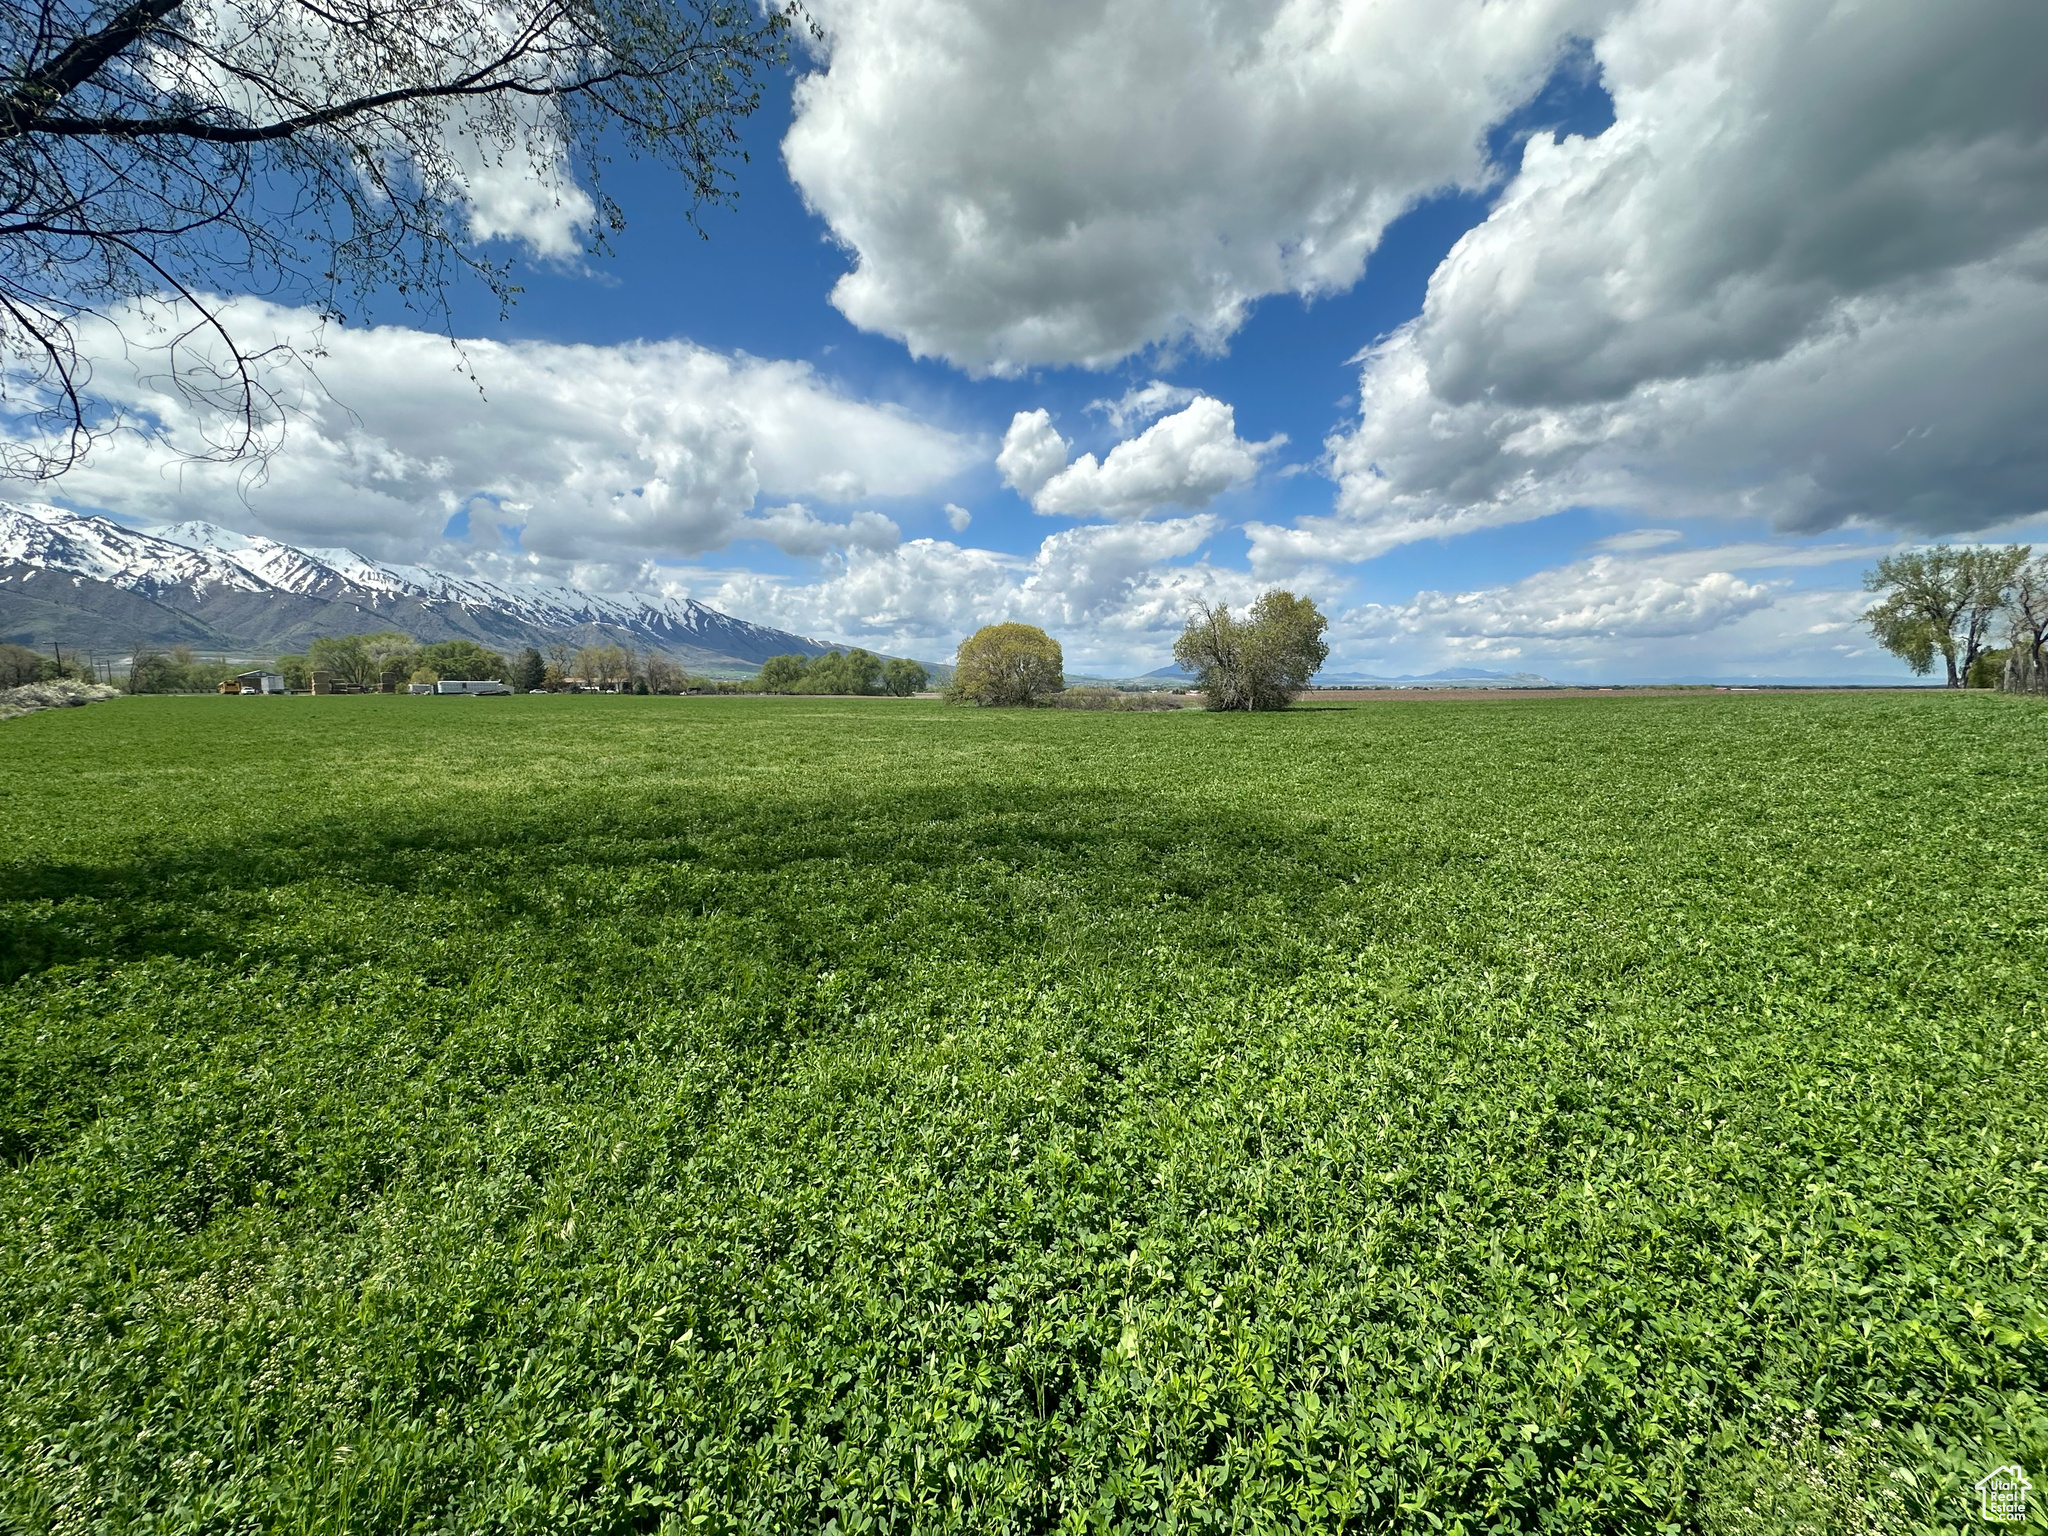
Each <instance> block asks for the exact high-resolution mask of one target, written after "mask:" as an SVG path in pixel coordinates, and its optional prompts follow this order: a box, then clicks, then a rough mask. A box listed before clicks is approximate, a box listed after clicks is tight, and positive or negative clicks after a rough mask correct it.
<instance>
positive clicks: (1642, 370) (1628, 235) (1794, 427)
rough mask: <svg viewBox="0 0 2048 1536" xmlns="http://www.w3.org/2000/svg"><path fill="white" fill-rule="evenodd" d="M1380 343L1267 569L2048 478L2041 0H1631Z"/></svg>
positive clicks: (2020, 489)
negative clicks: (1592, 87)
mask: <svg viewBox="0 0 2048 1536" xmlns="http://www.w3.org/2000/svg"><path fill="white" fill-rule="evenodd" d="M1594 46H1595V52H1596V54H1597V56H1598V58H1599V61H1600V64H1601V66H1602V70H1603V76H1604V79H1605V81H1606V83H1607V84H1608V86H1609V88H1610V89H1611V90H1612V92H1613V95H1614V100H1615V111H1616V118H1615V122H1614V124H1613V126H1612V127H1610V128H1609V129H1608V130H1607V131H1606V132H1604V133H1603V134H1601V135H1599V136H1598V137H1597V138H1591V139H1587V138H1577V137H1572V138H1566V139H1564V140H1563V141H1562V142H1552V141H1551V140H1550V139H1548V138H1544V137H1539V138H1536V139H1533V140H1531V141H1530V143H1529V144H1528V146H1527V149H1526V152H1525V156H1524V160H1523V164H1522V167H1521V170H1520V172H1519V174H1518V175H1517V176H1516V178H1515V179H1514V181H1513V182H1512V184H1511V185H1510V186H1509V187H1508V189H1507V190H1506V192H1505V194H1504V195H1503V197H1502V199H1501V201H1500V203H1499V205H1498V206H1497V207H1496V209H1495V210H1494V212H1493V213H1492V215H1491V216H1490V217H1489V218H1488V219H1487V220H1486V222H1485V223H1483V224H1481V225H1480V226H1479V227H1478V228H1476V229H1474V230H1472V231H1471V232H1470V233H1468V234H1467V235H1466V236H1465V237H1464V238H1463V239H1462V240H1461V241H1459V243H1458V245H1457V246H1456V247H1455V248H1454V250H1453V251H1452V252H1451V254H1450V256H1449V257H1448V258H1447V259H1446V260H1445V261H1444V263H1443V265H1442V266H1441V267H1440V268H1439V269H1438V271H1437V272H1436V274H1435V275H1434V277H1433V278H1432V280H1431V282H1430V286H1429V293H1428V298H1427V301H1426V303H1425V306H1424V309H1423V312H1422V314H1421V315H1420V316H1419V317H1418V319H1417V320H1416V321H1414V322H1413V323H1412V324H1411V325H1409V326H1408V327H1406V328H1404V329H1403V330H1401V331H1400V332H1398V333H1397V334H1396V335H1394V336H1393V337H1391V338H1390V339H1388V340H1386V341H1385V342H1383V343H1382V344H1380V345H1378V346H1377V347H1375V348H1374V349H1373V350H1372V351H1371V352H1370V354H1369V355H1368V357H1367V359H1366V362H1365V368H1364V373H1363V376H1362V379H1361V384H1360V393H1359V419H1358V422H1357V425H1356V427H1355V428H1354V429H1353V430H1351V431H1350V432H1348V433H1345V434H1343V435H1341V436H1339V437H1338V438H1336V439H1333V441H1332V443H1331V450H1332V453H1331V461H1330V462H1331V466H1332V471H1333V473H1334V474H1335V475H1336V476H1337V479H1338V482H1339V486H1340V492H1339V497H1338V502H1337V506H1336V509H1335V514H1334V515H1333V516H1331V517H1327V518H1312V519H1306V520H1304V521H1303V522H1301V523H1300V524H1298V525H1297V526H1295V527H1292V528H1287V529H1277V528H1261V529H1255V530H1253V540H1254V545H1255V548H1256V550H1257V552H1258V557H1259V559H1260V560H1261V562H1262V566H1263V568H1265V569H1269V570H1281V569H1285V568H1287V567H1288V566H1289V565H1291V564H1292V563H1294V562H1297V561H1301V560H1311V559H1331V558H1335V559H1358V558H1365V557H1369V556H1371V555H1374V554H1377V553H1379V552H1381V551H1383V550H1385V549H1388V548H1390V547H1392V546H1394V545H1396V544H1400V543H1404V542H1407V541H1410V540H1413V539H1418V538H1428V537H1436V536H1443V535H1449V534H1458V533H1463V532H1467V531H1470V530H1472V529H1476V528H1483V527H1488V526H1494V525H1498V524H1501V523H1507V522H1513V521H1518V520H1521V519H1526V518H1530V517H1539V516H1542V515H1544V514H1546V513H1548V512H1551V511H1555V510H1557V509H1559V508H1561V507H1564V506H1569V505H1573V504H1593V505H1612V506H1626V507H1630V508H1636V509H1641V510H1644V511H1647V512H1651V513H1652V514H1661V513H1670V514H1673V515H1682V514H1688V513H1690V514H1703V513H1704V514H1710V513H1714V512H1732V513H1737V514H1743V515H1749V516H1763V517H1766V518H1768V519H1770V520H1771V521H1773V522H1774V523H1775V524H1777V525H1778V526H1780V527H1783V528H1787V529H1792V530H1815V529H1821V528H1827V527H1831V526H1835V525H1837V524H1841V523H1844V522H1848V521H1851V520H1856V521H1861V522H1865V523H1874V524H1881V525H1887V526H1891V527H1895V528H1899V529H1904V530H1918V531H1926V532H1937V533H1939V532H1959V531H1967V530H1974V529H1983V528H1987V527H1992V526H1996V525H1998V524H2000V523H2003V522H2007V521H2010V520H2013V519H2017V518H2022V517H2025V516H2028V515H2030V514H2033V513H2035V512H2038V511H2039V510H2041V509H2042V507H2043V506H2044V505H2048V492H2044V490H2043V487H2044V485H2048V436H2044V435H2043V434H2042V432H2041V431H2040V428H2039V401H2040V400H2041V399H2043V398H2048V92H2044V91H2042V90H2041V89H2040V82H2039V77H2038V70H2037V69H2036V67H2035V63H2034V61H2037V60H2038V59H2039V58H2041V57H2042V56H2043V53H2044V51H2048V10H2044V9H2043V8H2041V7H2039V6H2025V5H2013V4H2008V3H2003V0H1956V3H1955V4H1952V5H1944V6H1940V7H1928V6H1924V5H1919V4H1914V3H1910V0H1848V3H1838V0H1734V3H1727V0H1719V3H1711V0H1641V3H1639V4H1637V5H1635V6H1634V7H1632V8H1631V9H1630V10H1629V11H1628V12H1627V13H1625V14H1624V15H1623V16H1621V17H1620V18H1619V19H1618V20H1617V21H1615V22H1614V23H1613V24H1612V25H1611V26H1610V27H1608V28H1607V29H1606V30H1604V31H1603V32H1602V33H1601V34H1600V35H1599V36H1598V38H1597V39H1596V42H1595V45H1594Z"/></svg>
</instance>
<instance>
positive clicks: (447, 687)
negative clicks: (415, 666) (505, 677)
mask: <svg viewBox="0 0 2048 1536" xmlns="http://www.w3.org/2000/svg"><path fill="white" fill-rule="evenodd" d="M511 691H512V690H511V689H510V688H509V687H507V686H506V685H505V684H503V683H501V682H499V681H498V680H497V679H496V678H495V677H489V678H480V679H476V680H473V681H464V680H462V679H460V678H453V677H444V678H442V679H441V681H440V682H438V683H436V684H434V692H436V693H466V694H471V695H482V694H490V693H510V692H511Z"/></svg>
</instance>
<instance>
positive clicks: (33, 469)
mask: <svg viewBox="0 0 2048 1536" xmlns="http://www.w3.org/2000/svg"><path fill="white" fill-rule="evenodd" d="M797 14H798V12H797V10H796V8H795V7H794V6H793V5H792V6H791V7H790V8H789V9H787V10H780V11H771V12H769V13H768V14H766V15H763V14H762V13H761V12H759V11H757V10H755V9H754V8H753V6H752V5H751V3H749V0H412V3H408V4H405V5H403V6H392V5H388V4H386V3H384V0H131V3H128V4H125V5H119V6H109V5H105V4H96V3H93V0H0V475H6V476H10V477H15V478H23V477H26V478H47V477H49V476H52V475H58V474H62V473H63V472H64V471H65V470H66V469H68V468H70V467H71V466H72V465H74V464H76V463H77V462H78V459H79V458H80V457H81V455H83V454H84V453H85V452H86V451H87V450H88V449H89V448H90V446H91V443H92V442H93V440H94V439H95V438H96V437H98V436H100V435H103V434H104V433H106V432H107V431H110V430H116V429H118V428H120V427H121V426H123V425H125V424H126V423H125V421H124V418H122V416H121V415H120V413H119V412H118V411H114V410H111V409H109V408H106V407H105V406H102V405H100V404H97V403H96V402H95V401H94V398H93V395H92V391H91V367H90V363H89V361H88V359H87V358H86V357H85V355H84V354H83V353H82V352H81V350H80V348H81V333H82V329H84V328H87V327H99V328H101V329H104V328H106V327H108V326H112V327H113V328H114V330H115V331H117V332H121V333H122V334H125V332H122V331H121V328H122V327H123V326H125V325H131V324H134V323H137V317H138V316H139V315H142V314H145V313H152V312H155V313H158V314H159V320H158V322H157V323H159V324H168V325H170V327H171V328H172V330H173V331H174V333H175V340H174V342H173V343H172V345H171V347H170V349H169V350H170V351H171V352H172V353H173V354H174V355H175V356H177V357H181V358H183V359H185V361H184V362H182V363H177V364H175V365H174V367H173V383H174V384H175V386H176V388H177V390H178V392H179V393H180V394H181V395H183V396H184V397H185V398H186V399H188V400H189V401H192V402H194V403H197V404H203V405H205V406H206V407H207V409H208V410H209V411H210V412H211V413H212V417H213V419H215V420H217V421H219V422H223V423H226V424H228V425H227V429H226V431H225V433H224V435H223V436H222V437H221V438H220V440H218V441H212V440H210V441H209V442H208V443H207V445H206V446H205V447H204V448H203V449H201V450H199V451H198V453H197V455H196V456H198V457H203V458H209V459H211V458H227V459H236V458H241V457H245V456H249V455H258V454H260V453H261V452H262V450H263V444H264V443H265V442H267V441H270V440H271V439H272V437H273V436H274V434H270V433H269V431H268V428H269V426H270V425H271V424H273V423H275V422H276V421H277V420H278V419H279V415H280V411H281V402H280V400H279V399H278V398H277V397H276V396H275V395H274V394H273V393H272V392H271V391H269V390H268V388H267V387H266V386H265V384H264V382H263V375H264V368H263V364H264V362H265V360H266V359H267V358H269V357H271V356H272V355H273V353H274V351H275V348H274V347H272V346H269V345H263V346H256V345H254V344H251V343H247V342H245V341H244V340H243V339H241V338H239V337H238V336H237V335H236V334H235V331H234V328H233V326H232V324H230V323H229V319H228V316H227V314H226V313H225V311H224V308H223V304H222V301H220V300H218V299H216V298H214V297H212V296H213V295H216V294H220V293H233V292H246V293H261V294H265V295H267V296H272V297H276V298H278V299H280V300H283V301H288V302H292V303H297V304H302V305H306V306H308V307H311V308H313V309H314V310H316V311H317V312H318V313H320V314H322V315H325V316H328V317H330V318H335V319H339V318H343V317H344V315H345V310H346V309H349V308H361V307H363V306H365V305H366V304H367V303H368V302H369V301H370V299H371V298H372V297H373V296H375V295H378V294H380V293H396V294H397V295H398V296H399V298H400V301H401V302H402V303H404V304H406V305H407V306H408V307H410V308H414V309H426V310H430V311H433V312H435V314H436V315H437V317H438V319H439V320H440V321H441V322H442V323H443V324H444V326H445V324H446V321H447V316H448V300H447V294H448V291H449V288H450V285H451V284H452V283H454V282H456V281H458V280H462V279H475V280H478V281H481V282H482V283H483V284H484V285H485V286H486V287H487V288H488V289H489V290H490V291H491V292H492V293H493V294H494V295H495V296H496V297H497V298H498V300H499V303H500V306H501V308H502V307H504V306H507V305H509V304H510V303H511V302H512V299H513V297H514V296H515V295H516V293H517V288H516V287H515V285H514V283H513V281H512V267H511V264H510V262H509V261H505V260H501V259H494V258H492V257H490V256H488V255H486V254H484V253H482V252H481V251H479V250H478V248H477V242H476V240H475V238H474V233H473V227H472V225H473V217H474V213H473V209H474V198H475V195H476V185H477V177H478V176H479V175H480V174H481V173H482V169H488V170H490V171H492V172H493V173H494V174H495V173H497V172H499V171H500V170H503V169H511V170H514V171H516V172H519V173H523V174H526V175H528V176H531V177H533V178H534V179H536V180H538V181H539V182H541V183H542V184H543V185H544V186H547V185H551V186H554V187H555V188H556V189H557V191H558V193H559V194H560V195H561V196H563V197H575V198H577V199H579V200H580V198H581V197H582V193H581V192H580V191H579V190H577V189H578V188H579V187H583V188H587V189H588V190H589V193H590V195H591V197H592V199H593V206H594V210H595V212H594V216H593V217H592V218H591V219H590V220H589V221H588V227H586V228H585V229H584V230H583V237H584V239H585V242H586V244H587V245H588V246H589V247H590V248H591V249H599V248H601V247H602V243H603V240H604V237H605V234H606V232H607V231H608V230H612V229H616V228H619V227H621V225H622V222H623V220H622V216H621V214H620V211H619V209H618V208H617V206H616V205H615V204H614V203H613V202H612V201H611V199H610V198H608V197H606V196H605V195H604V192H603V189H602V186H601V180H600V173H601V170H602V167H603V165H604V163H605V156H604V154H603V153H602V152H601V150H600V144H601V141H603V140H605V139H606V138H607V137H609V138H611V139H612V140H614V141H616V142H623V144H624V146H625V147H626V149H627V150H628V152H630V153H633V154H636V155H643V156H649V157H652V158H655V159H658V160H661V161H663V162H665V163H667V164H669V165H671V166H673V167H674V168H675V169H676V170H678V171H680V172H681V174H682V176H683V178H684V180H685V182H686V184H687V185H688V187H689V189H690V196H691V200H692V205H693V206H692V217H693V218H694V217H695V210H696V207H697V206H699V205H702V204H706V203H710V204H716V203H720V202H724V201H726V200H728V199H729V198H730V197H731V194H732V185H733V168H734V163H735V162H736V161H738V160H740V159H743V158H744V157H743V155H742V154H741V153H740V149H739V135H738V122H739V120H740V119H741V118H742V117H744V116H745V115H746V114H747V113H749V112H751V111H752V110H753V108H754V106H755V105H756V103H757V102H758V100H759V93H760V83H761V78H762V76H763V74H764V73H765V71H766V70H767V69H768V68H770V67H772V66H773V65H774V64H776V63H778V62H779V61H781V60H782V58H783V57H784V43H785V39H786V36H787V33H788V30H789V27H790V24H791V22H792V19H793V18H794V17H795V16H796V15H797ZM480 168H482V169H480ZM202 338H203V339H204V341H205V345H204V346H203V347H200V346H197V343H198V342H199V341H200V339H202ZM195 348H196V350H195ZM187 365H189V369H190V372H189V375H188V373H187V372H186V371H184V370H185V369H186V367H187Z"/></svg>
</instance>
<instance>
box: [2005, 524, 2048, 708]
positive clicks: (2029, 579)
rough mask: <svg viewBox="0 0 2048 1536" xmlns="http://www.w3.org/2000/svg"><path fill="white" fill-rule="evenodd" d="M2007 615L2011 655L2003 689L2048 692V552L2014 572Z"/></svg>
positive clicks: (2036, 556) (2007, 664)
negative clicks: (2009, 627) (2009, 628)
mask: <svg viewBox="0 0 2048 1536" xmlns="http://www.w3.org/2000/svg"><path fill="white" fill-rule="evenodd" d="M2006 615H2007V619H2008V622H2009V623H2010V625H2011V648H2012V654H2011V656H2009V657H2008V658H2007V659H2006V673H2005V679H2004V686H2005V687H2007V688H2015V689H2018V690H2020V691H2021V692H2025V693H2048V550H2044V551H2043V552H2042V553H2040V554H2038V555H2035V556H2034V557H2033V558H2032V559H2031V560H2028V561H2026V562H2025V563H2024V564H2022V565H2021V566H2020V567H2019V569H2018V570H2016V571H2014V572H2013V580H2012V593H2011V595H2010V597H2009V598H2008V600H2007V608H2006Z"/></svg>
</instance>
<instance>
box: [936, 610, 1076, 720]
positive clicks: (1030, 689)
mask: <svg viewBox="0 0 2048 1536" xmlns="http://www.w3.org/2000/svg"><path fill="white" fill-rule="evenodd" d="M1066 686H1067V677H1066V658H1065V657H1064V656H1062V655H1061V654H1060V643H1059V641H1057V640H1055V639H1053V637H1052V636H1051V635H1048V634H1047V633H1046V632H1045V631H1044V630H1042V629H1040V628H1038V626H1037V625H1035V624H990V625H987V626H985V627H983V628H981V629H977V630H976V631H975V632H974V633H973V634H971V635H969V636H968V637H967V638H966V639H965V640H963V641H961V642H960V649H959V652H958V653H957V654H956V655H955V656H954V658H953V681H952V683H951V685H950V686H949V687H948V688H947V689H946V699H947V701H948V702H949V703H953V704H967V703H973V704H988V705H1004V704H1009V705H1031V704H1043V703H1045V702H1046V701H1048V700H1049V699H1051V698H1052V697H1053V695H1055V694H1057V693H1059V692H1060V691H1061V690H1063V689H1064V688H1065V687H1066Z"/></svg>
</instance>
